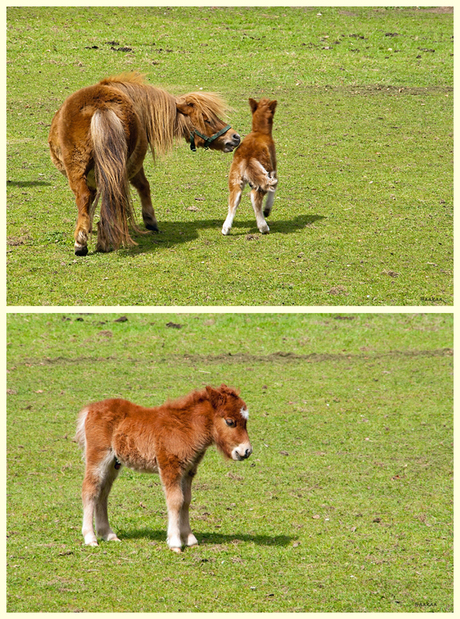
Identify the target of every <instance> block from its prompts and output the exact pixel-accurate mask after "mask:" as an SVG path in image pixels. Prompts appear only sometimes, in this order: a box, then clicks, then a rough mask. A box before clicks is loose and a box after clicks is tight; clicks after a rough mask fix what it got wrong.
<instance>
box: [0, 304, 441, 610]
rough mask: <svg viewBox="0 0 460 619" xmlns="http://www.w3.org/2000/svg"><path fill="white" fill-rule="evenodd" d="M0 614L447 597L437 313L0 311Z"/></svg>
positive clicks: (428, 602)
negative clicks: (1, 317) (3, 574)
mask: <svg viewBox="0 0 460 619" xmlns="http://www.w3.org/2000/svg"><path fill="white" fill-rule="evenodd" d="M7 372H8V373H7V465H8V467H7V486H6V490H7V547H6V553H7V554H6V556H7V590H6V591H7V610H8V611H9V612H21V613H29V612H106V613H109V612H151V613H160V612H161V613H163V612H226V613H229V612H230V613H239V612H251V613H254V612H284V613H293V612H426V611H431V612H453V316H452V314H449V313H420V314H415V313H346V312H343V313H279V314H273V313H230V312H228V313H147V312H145V313H142V312H141V313H125V314H123V313H121V312H119V313H72V312H68V313H54V312H53V313H51V312H50V313H10V314H8V315H7Z"/></svg>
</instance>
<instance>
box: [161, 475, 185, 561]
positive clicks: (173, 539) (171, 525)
mask: <svg viewBox="0 0 460 619" xmlns="http://www.w3.org/2000/svg"><path fill="white" fill-rule="evenodd" d="M160 475H161V481H162V482H163V488H164V491H165V495H166V505H167V507H168V536H167V542H168V546H169V548H170V549H171V550H173V551H174V552H178V553H179V552H182V551H181V547H182V541H181V534H180V533H181V531H180V524H181V510H182V506H183V504H184V492H183V490H182V476H183V475H182V471H180V470H172V469H171V467H170V468H169V469H168V467H166V468H161V466H160Z"/></svg>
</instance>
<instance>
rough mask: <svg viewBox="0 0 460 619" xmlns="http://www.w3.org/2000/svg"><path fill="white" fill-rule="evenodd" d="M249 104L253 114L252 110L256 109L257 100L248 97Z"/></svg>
mask: <svg viewBox="0 0 460 619" xmlns="http://www.w3.org/2000/svg"><path fill="white" fill-rule="evenodd" d="M249 105H250V107H251V112H252V113H253V114H254V112H255V111H256V110H257V105H258V104H257V101H256V100H255V99H249Z"/></svg>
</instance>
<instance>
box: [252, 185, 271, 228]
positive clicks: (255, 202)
mask: <svg viewBox="0 0 460 619" xmlns="http://www.w3.org/2000/svg"><path fill="white" fill-rule="evenodd" d="M265 193H266V192H265V191H262V190H261V189H253V190H252V191H251V202H252V207H253V209H254V213H255V215H256V223H257V227H258V228H259V231H260V232H262V234H267V232H269V231H270V228H269V227H268V224H267V222H266V221H265V219H264V216H263V214H262V202H263V199H264V196H265ZM270 193H271V192H270Z"/></svg>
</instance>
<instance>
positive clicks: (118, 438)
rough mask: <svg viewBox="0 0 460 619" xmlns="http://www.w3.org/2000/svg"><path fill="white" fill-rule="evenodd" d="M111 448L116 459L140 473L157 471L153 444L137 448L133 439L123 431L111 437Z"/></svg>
mask: <svg viewBox="0 0 460 619" xmlns="http://www.w3.org/2000/svg"><path fill="white" fill-rule="evenodd" d="M112 448H113V451H114V453H115V456H116V458H117V460H119V461H120V462H121V463H122V464H123V465H124V466H127V467H128V468H130V469H134V470H135V471H139V472H140V473H158V462H157V458H156V454H155V451H154V449H153V446H150V445H148V446H143V448H142V449H139V447H138V445H136V443H135V441H133V440H132V439H131V438H130V437H129V436H127V435H126V434H123V433H119V434H116V435H115V436H114V437H113V441H112Z"/></svg>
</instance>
